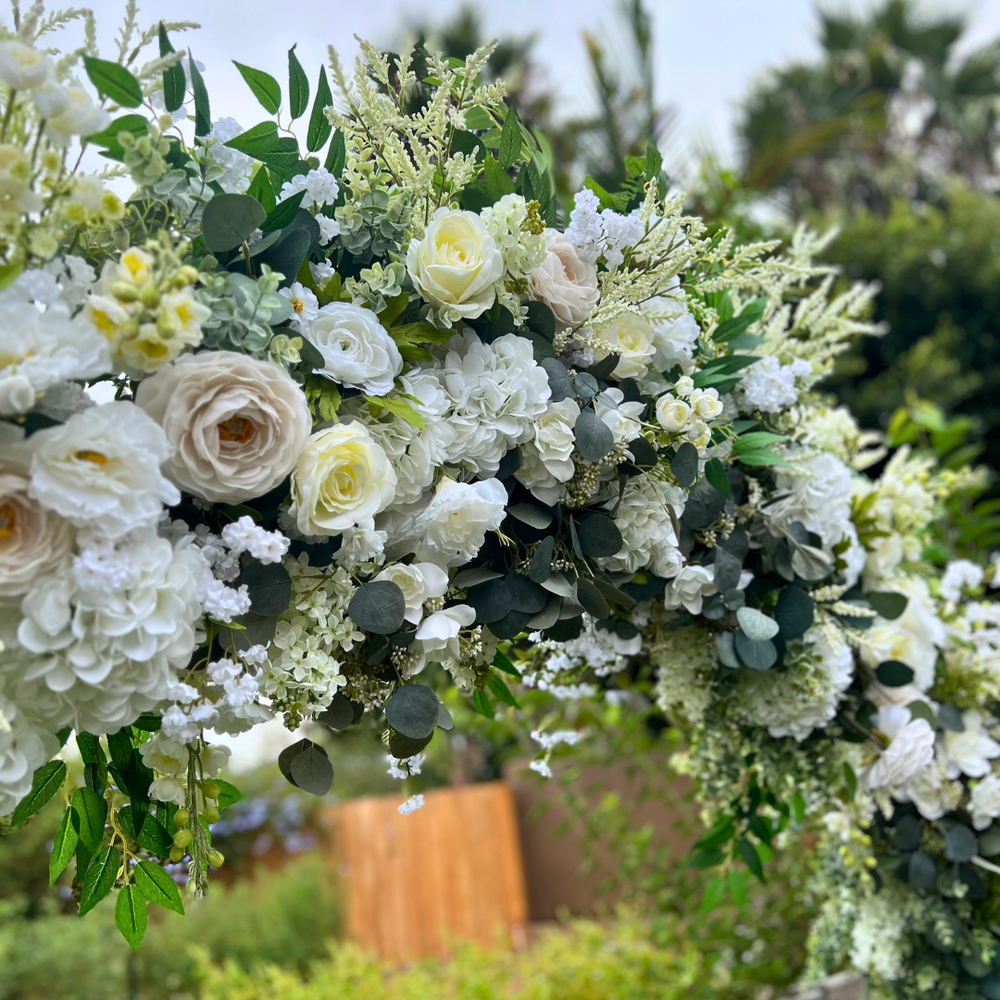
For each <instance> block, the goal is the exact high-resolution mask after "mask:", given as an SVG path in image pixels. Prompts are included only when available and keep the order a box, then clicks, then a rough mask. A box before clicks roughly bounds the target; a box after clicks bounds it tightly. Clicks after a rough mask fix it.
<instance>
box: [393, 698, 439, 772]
mask: <svg viewBox="0 0 1000 1000" xmlns="http://www.w3.org/2000/svg"><path fill="white" fill-rule="evenodd" d="M442 707H443V706H442ZM432 738H433V734H431V736H425V737H424V738H423V739H420V740H413V739H410V737H409V736H404V735H403V734H402V733H397V732H393V731H392V730H390V731H389V753H391V754H392V755H393V757H395V758H396V759H397V760H406V758H407V757H414V756H416V755H417V754H418V753H421V752H423V750H424V748H425V747H426V746H427V744H428V743H430V741H431V739H432Z"/></svg>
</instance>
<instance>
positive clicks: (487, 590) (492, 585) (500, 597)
mask: <svg viewBox="0 0 1000 1000" xmlns="http://www.w3.org/2000/svg"><path fill="white" fill-rule="evenodd" d="M466 600H467V601H468V603H469V604H471V605H472V607H473V608H475V611H476V621H477V622H481V623H483V624H489V623H490V622H497V621H500V619H501V618H504V617H505V616H506V615H508V614H510V612H511V610H512V609H513V607H514V604H513V595H512V594H511V592H510V590H509V588H508V587H507V581H506V579H501V580H487V581H486V582H485V583H480V584H477V585H476V586H475V587H470V588H469V591H468V594H467V595H466Z"/></svg>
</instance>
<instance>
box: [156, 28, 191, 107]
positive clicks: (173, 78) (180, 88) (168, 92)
mask: <svg viewBox="0 0 1000 1000" xmlns="http://www.w3.org/2000/svg"><path fill="white" fill-rule="evenodd" d="M173 51H174V47H173V46H172V45H171V44H170V39H169V38H168V37H167V31H166V29H165V28H164V27H163V22H162V21H161V22H160V55H161V56H167V55H170V53H171V52H173ZM186 90H187V81H186V79H185V77H184V67H183V66H182V65H181V64H180V63H177V64H176V65H174V66H171V67H170V69H165V70H164V71H163V107H164V109H165V110H167V111H168V112H170V113H171V114H172V113H173V112H174V111H176V110H177V109H178V108H179V107H180V106H181V105H182V104H183V103H184V95H185V92H186Z"/></svg>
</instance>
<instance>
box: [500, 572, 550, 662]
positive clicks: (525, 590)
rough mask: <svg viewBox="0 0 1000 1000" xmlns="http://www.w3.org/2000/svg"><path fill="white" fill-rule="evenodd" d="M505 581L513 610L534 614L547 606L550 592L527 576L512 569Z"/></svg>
mask: <svg viewBox="0 0 1000 1000" xmlns="http://www.w3.org/2000/svg"><path fill="white" fill-rule="evenodd" d="M504 582H505V583H506V585H507V592H508V593H509V594H510V606H511V610H512V611H523V612H526V613H527V614H529V615H534V614H537V613H538V612H539V611H541V610H542V608H544V607H545V602H546V600H547V598H548V594H547V593H546V591H545V590H543V589H542V588H541V587H539V586H538V584H537V583H533V582H532V581H531V580H529V579H528V578H527V577H526V576H522V575H521V574H520V573H515V572H514V571H513V570H512V571H511V572H510V573H508V574H507V575H506V576H505V577H504ZM501 655H502V654H501ZM508 663H509V661H508Z"/></svg>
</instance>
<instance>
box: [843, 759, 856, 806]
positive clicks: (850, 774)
mask: <svg viewBox="0 0 1000 1000" xmlns="http://www.w3.org/2000/svg"><path fill="white" fill-rule="evenodd" d="M844 785H845V786H846V788H847V797H848V799H850V801H851V802H853V801H854V794H855V792H857V790H858V776H857V775H856V774H855V773H854V768H853V767H851V765H850V764H848V763H847V761H844Z"/></svg>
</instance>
